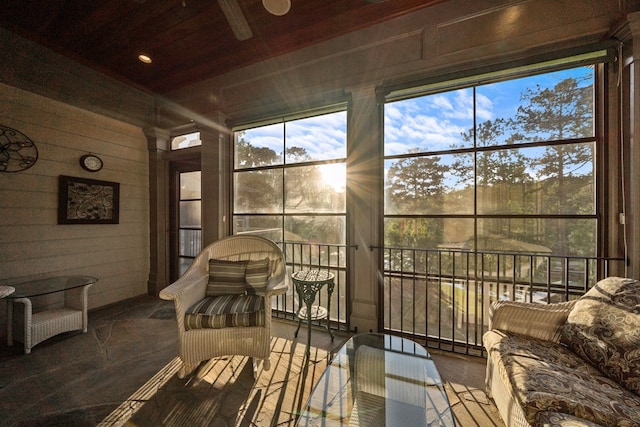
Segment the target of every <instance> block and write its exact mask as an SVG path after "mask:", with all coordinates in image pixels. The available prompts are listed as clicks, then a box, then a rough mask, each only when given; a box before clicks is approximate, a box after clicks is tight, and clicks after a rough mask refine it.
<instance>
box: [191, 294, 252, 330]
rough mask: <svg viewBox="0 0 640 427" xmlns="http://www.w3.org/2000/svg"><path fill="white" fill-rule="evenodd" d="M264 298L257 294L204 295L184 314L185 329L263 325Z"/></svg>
mask: <svg viewBox="0 0 640 427" xmlns="http://www.w3.org/2000/svg"><path fill="white" fill-rule="evenodd" d="M264 322H265V311H264V298H263V297H261V296H258V295H221V296H216V297H206V298H205V299H203V300H202V301H200V302H197V303H196V304H194V305H193V306H191V308H189V310H187V312H186V313H185V315H184V324H185V329H187V330H190V329H204V328H209V329H221V328H230V327H237V326H264Z"/></svg>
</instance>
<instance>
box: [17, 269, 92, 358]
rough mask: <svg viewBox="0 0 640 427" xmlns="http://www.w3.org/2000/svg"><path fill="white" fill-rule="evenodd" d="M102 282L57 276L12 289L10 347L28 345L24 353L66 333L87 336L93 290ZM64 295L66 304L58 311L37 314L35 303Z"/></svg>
mask: <svg viewBox="0 0 640 427" xmlns="http://www.w3.org/2000/svg"><path fill="white" fill-rule="evenodd" d="M97 281H98V279H97V278H95V277H91V276H57V277H47V278H44V279H34V280H29V281H28V282H24V283H17V284H13V285H11V287H12V288H14V292H13V293H11V294H9V295H7V296H5V298H6V300H7V301H8V304H7V345H9V346H12V345H13V340H14V338H15V339H17V340H18V341H21V342H22V343H24V353H25V354H29V353H31V349H32V348H33V346H35V345H36V344H38V343H40V342H42V341H44V340H46V339H48V338H51V337H53V336H54V335H58V334H61V333H63V332H69V331H75V330H81V331H82V332H87V323H88V320H87V307H88V293H89V287H90V286H91V285H93V284H94V283H96V282H97ZM57 292H64V302H63V304H62V305H61V306H58V307H56V308H49V309H45V310H41V311H37V312H34V310H33V302H32V299H34V298H36V297H40V296H43V295H49V294H54V293H57Z"/></svg>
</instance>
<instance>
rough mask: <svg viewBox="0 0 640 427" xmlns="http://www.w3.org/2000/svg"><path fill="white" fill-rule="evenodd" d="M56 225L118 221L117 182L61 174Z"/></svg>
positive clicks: (116, 222) (111, 222)
mask: <svg viewBox="0 0 640 427" xmlns="http://www.w3.org/2000/svg"><path fill="white" fill-rule="evenodd" d="M59 184H60V186H59V190H58V224H118V223H119V220H120V218H119V199H120V184H119V183H117V182H109V181H98V180H95V179H86V178H74V177H72V176H65V175H60V183H59Z"/></svg>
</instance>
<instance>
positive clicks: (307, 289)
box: [291, 270, 335, 359]
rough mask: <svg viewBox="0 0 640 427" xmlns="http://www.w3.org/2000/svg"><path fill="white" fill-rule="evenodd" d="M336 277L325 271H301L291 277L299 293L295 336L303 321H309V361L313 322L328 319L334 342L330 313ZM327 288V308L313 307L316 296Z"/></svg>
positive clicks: (328, 326) (328, 327) (328, 328)
mask: <svg viewBox="0 0 640 427" xmlns="http://www.w3.org/2000/svg"><path fill="white" fill-rule="evenodd" d="M333 278H334V275H333V273H330V272H328V271H324V270H300V271H296V272H295V273H293V274H292V275H291V279H292V280H293V285H294V287H295V290H296V292H297V293H298V298H299V299H298V313H297V317H298V327H297V328H296V333H295V336H296V337H297V336H298V331H299V330H300V324H301V323H302V320H303V319H306V321H307V359H308V358H309V356H310V354H311V350H310V347H311V321H312V320H320V319H325V318H326V319H327V330H328V331H329V334H330V335H331V341H333V332H331V327H330V319H329V313H331V295H332V294H333V288H334V286H335V284H334V282H333ZM325 285H326V286H327V308H324V307H322V306H319V305H313V303H314V301H315V299H316V296H317V295H318V292H319V291H320V289H322V287H323V286H325Z"/></svg>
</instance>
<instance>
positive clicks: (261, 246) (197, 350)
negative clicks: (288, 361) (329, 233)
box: [160, 235, 287, 378]
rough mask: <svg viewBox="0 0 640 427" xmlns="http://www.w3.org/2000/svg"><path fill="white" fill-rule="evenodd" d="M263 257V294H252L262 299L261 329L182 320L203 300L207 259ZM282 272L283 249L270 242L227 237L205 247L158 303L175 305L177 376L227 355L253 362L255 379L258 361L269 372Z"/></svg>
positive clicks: (282, 280)
mask: <svg viewBox="0 0 640 427" xmlns="http://www.w3.org/2000/svg"><path fill="white" fill-rule="evenodd" d="M267 257H268V258H269V264H270V269H269V278H268V282H267V285H266V291H258V292H255V294H257V295H258V296H259V297H261V298H262V299H263V300H262V301H260V302H261V303H264V310H262V311H261V312H260V313H261V316H264V319H263V320H260V324H261V325H260V326H224V325H222V327H220V325H218V326H217V328H216V329H214V328H212V327H206V328H195V329H194V328H193V327H191V328H190V324H189V322H186V321H185V314H187V313H188V312H189V310H190V308H192V307H194V306H195V305H196V303H198V302H200V301H203V300H204V299H205V298H206V295H207V287H208V285H209V280H210V279H209V277H210V276H209V264H210V262H209V260H225V261H246V260H249V261H257V260H264V259H265V258H267ZM285 271H286V266H285V262H284V256H283V254H282V251H281V249H280V248H279V247H278V245H276V244H275V243H274V242H273V241H271V240H268V239H265V238H263V237H260V236H253V235H240V236H230V237H226V238H223V239H221V240H218V241H217V242H214V243H212V244H210V245H208V246H207V247H205V248H204V249H203V250H202V251H201V252H200V253H199V254H198V255H197V256H196V258H195V259H194V260H193V263H192V264H191V266H190V267H189V268H188V269H187V271H186V272H185V273H184V275H183V276H182V277H180V279H178V280H177V281H175V282H174V283H172V284H171V285H169V286H168V287H166V288H164V289H163V290H162V291H161V292H160V298H162V299H165V300H173V301H174V303H175V309H176V317H177V321H178V334H179V344H180V358H181V359H182V363H183V364H182V367H181V369H180V371H179V372H178V376H179V377H180V378H184V377H185V376H187V375H188V374H190V373H191V372H192V371H193V370H194V369H195V368H196V367H197V366H198V365H199V364H200V362H202V361H205V360H209V359H211V358H214V357H220V356H227V355H242V356H248V357H252V358H253V372H254V375H255V373H256V372H257V369H258V367H259V363H260V361H263V362H264V369H265V370H269V369H270V366H271V364H270V360H269V354H270V341H271V297H272V296H275V295H279V294H281V293H284V292H286V290H287V284H286V282H285ZM238 297H239V298H242V297H243V296H242V295H239V296H238ZM254 297H255V295H254Z"/></svg>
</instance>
